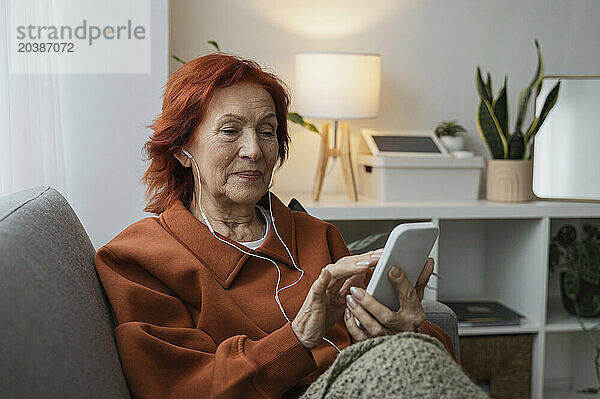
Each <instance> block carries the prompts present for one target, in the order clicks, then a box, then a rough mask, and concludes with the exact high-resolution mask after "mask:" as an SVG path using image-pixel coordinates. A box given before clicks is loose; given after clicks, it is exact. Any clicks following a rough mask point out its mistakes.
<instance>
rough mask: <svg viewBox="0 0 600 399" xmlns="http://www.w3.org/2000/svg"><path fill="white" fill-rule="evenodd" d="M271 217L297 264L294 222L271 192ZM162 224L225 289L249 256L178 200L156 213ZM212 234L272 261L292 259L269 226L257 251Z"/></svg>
mask: <svg viewBox="0 0 600 399" xmlns="http://www.w3.org/2000/svg"><path fill="white" fill-rule="evenodd" d="M267 195H268V193H267V194H265V195H264V196H263V197H262V198H261V199H260V200H259V202H258V203H259V204H260V205H262V206H263V207H264V208H265V209H266V210H267V212H268V211H269V202H268V197H267ZM271 195H272V197H271V201H272V208H273V216H274V218H275V223H276V226H277V232H279V235H280V236H281V239H282V240H283V241H284V242H285V244H286V245H287V247H288V248H289V250H290V252H291V253H292V256H294V260H295V261H296V264H298V257H297V254H296V241H295V240H294V239H293V238H294V237H295V225H294V218H293V216H292V211H291V210H290V209H289V208H288V207H287V206H285V205H284V204H283V202H281V200H280V199H279V198H277V197H276V196H275V195H274V194H271ZM159 218H160V220H161V222H162V224H163V226H164V227H165V228H166V229H167V230H168V231H169V232H170V233H171V234H172V235H173V236H174V237H175V238H176V239H177V240H178V241H179V242H180V243H181V244H182V245H183V246H184V247H186V248H187V249H188V250H189V251H190V252H192V253H193V254H194V256H196V258H198V260H199V261H200V262H202V264H203V265H204V266H206V268H207V269H208V270H210V272H211V273H212V274H213V276H214V277H215V279H216V280H217V281H218V282H219V284H220V285H221V286H222V287H223V288H225V289H228V288H229V287H231V285H232V284H233V282H234V280H235V278H236V277H237V275H238V274H239V272H240V270H241V268H242V267H243V266H244V264H245V263H246V261H247V260H248V258H250V256H248V255H246V254H244V253H242V252H241V251H240V250H238V249H236V248H233V247H232V246H231V245H228V244H225V243H223V242H221V241H220V240H217V239H216V238H215V237H214V236H213V235H212V234H211V232H210V230H209V229H208V226H206V225H205V224H204V222H201V221H200V220H198V219H197V218H196V217H195V216H194V215H193V214H192V213H191V212H190V211H188V210H187V208H186V207H185V206H184V205H183V203H182V202H181V200H180V199H177V200H176V201H175V202H173V203H172V204H171V205H170V206H169V207H168V208H167V209H165V211H164V212H162V213H161V214H160V216H159ZM215 234H216V235H217V236H218V237H219V238H221V239H222V240H224V241H227V242H229V243H231V244H233V245H235V246H236V247H238V248H241V249H243V250H244V251H245V252H248V253H253V254H257V255H262V256H265V255H266V256H268V257H269V258H271V259H273V260H277V261H280V262H282V263H284V264H286V265H288V266H290V267H292V261H291V260H290V257H289V255H288V253H287V251H286V249H285V247H284V246H283V245H282V244H281V242H280V241H279V239H278V238H277V235H276V233H275V229H274V228H271V229H270V231H269V234H268V235H267V237H266V239H265V242H264V243H263V244H262V245H261V246H260V247H259V248H257V249H256V250H253V249H250V248H247V247H244V246H243V245H241V244H239V243H237V242H235V241H233V240H231V239H229V238H227V237H225V236H223V235H221V234H219V233H218V232H216V231H215Z"/></svg>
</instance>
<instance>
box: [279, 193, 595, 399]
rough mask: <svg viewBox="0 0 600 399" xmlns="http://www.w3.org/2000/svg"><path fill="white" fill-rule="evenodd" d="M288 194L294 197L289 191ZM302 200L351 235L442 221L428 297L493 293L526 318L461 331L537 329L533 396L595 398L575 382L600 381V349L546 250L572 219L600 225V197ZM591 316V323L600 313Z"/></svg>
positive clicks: (332, 197) (523, 331) (338, 197)
mask: <svg viewBox="0 0 600 399" xmlns="http://www.w3.org/2000/svg"><path fill="white" fill-rule="evenodd" d="M280 198H281V199H282V200H284V201H286V202H285V203H288V202H289V200H290V199H291V196H286V195H280ZM295 198H296V199H297V200H298V201H300V203H301V204H302V205H303V206H304V207H305V208H306V210H307V211H308V212H309V213H310V214H311V215H313V216H316V217H318V218H320V219H323V220H326V221H329V222H331V223H333V224H335V225H336V226H337V227H338V228H339V229H340V231H341V232H342V235H343V236H344V238H345V239H346V241H352V240H354V239H357V238H361V237H364V236H365V235H367V234H370V233H374V232H381V231H390V230H391V229H392V228H393V227H394V226H395V225H396V224H398V223H401V222H412V221H432V222H434V223H436V224H437V225H438V226H439V227H440V237H439V239H438V241H437V242H436V244H435V246H434V248H433V250H432V252H431V255H430V256H431V257H433V258H434V259H435V271H436V273H438V274H439V276H440V279H436V278H432V281H430V287H431V289H427V290H426V291H425V298H426V299H438V300H442V301H443V300H458V299H492V300H498V301H500V302H502V303H503V304H505V305H507V306H509V307H511V308H513V309H514V310H516V311H517V312H519V313H522V314H523V315H525V319H524V320H523V321H522V324H521V325H520V326H508V327H483V328H482V327H470V328H461V329H459V335H461V336H467V335H500V334H533V335H534V336H533V349H532V361H531V362H532V370H531V397H532V398H546V397H548V398H558V397H560V398H568V397H589V396H582V395H578V394H576V393H575V389H576V388H577V389H580V388H586V387H589V386H595V385H596V378H595V374H594V372H593V357H594V356H595V351H594V348H593V347H592V346H591V342H590V340H589V338H588V337H587V336H586V335H585V333H583V332H581V327H580V326H579V323H578V322H577V320H576V318H575V317H574V316H572V315H569V314H568V313H567V312H566V311H565V310H564V309H563V307H562V304H561V302H560V287H559V285H558V276H556V275H555V273H550V272H549V270H548V248H549V244H550V240H551V238H552V237H553V235H554V234H555V233H556V231H557V230H558V229H559V228H560V226H561V225H562V224H564V223H572V224H575V225H578V226H581V224H582V223H585V222H586V221H593V222H594V223H597V224H600V203H597V202H574V201H532V202H527V203H518V204H508V203H507V204H504V203H494V202H488V201H486V200H476V201H443V202H442V201H439V202H438V201H435V202H434V201H427V202H392V201H379V200H373V199H369V198H365V197H359V201H358V202H353V201H350V200H348V199H347V198H346V197H345V196H344V195H322V197H321V199H320V200H319V201H318V202H315V201H312V199H311V198H310V196H308V195H300V196H296V197H295ZM384 242H385V240H384V239H383V240H382V241H381V242H380V244H381V245H383V243H384ZM585 322H586V325H590V326H591V325H593V324H595V323H598V322H600V319H585Z"/></svg>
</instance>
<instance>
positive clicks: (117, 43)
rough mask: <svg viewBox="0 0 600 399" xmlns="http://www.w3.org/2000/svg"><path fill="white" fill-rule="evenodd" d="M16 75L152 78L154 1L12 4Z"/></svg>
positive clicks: (27, 0)
mask: <svg viewBox="0 0 600 399" xmlns="http://www.w3.org/2000/svg"><path fill="white" fill-rule="evenodd" d="M8 20H9V36H10V46H9V53H8V58H9V60H10V61H9V62H10V72H11V73H135V74H140V73H150V39H151V37H150V0H102V1H98V0H54V1H52V2H47V1H46V0H9V16H8Z"/></svg>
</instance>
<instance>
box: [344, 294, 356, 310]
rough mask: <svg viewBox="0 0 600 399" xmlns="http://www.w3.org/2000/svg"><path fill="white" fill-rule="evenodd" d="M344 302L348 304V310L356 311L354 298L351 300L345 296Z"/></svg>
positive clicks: (349, 296)
mask: <svg viewBox="0 0 600 399" xmlns="http://www.w3.org/2000/svg"><path fill="white" fill-rule="evenodd" d="M346 302H347V303H348V306H350V309H356V306H357V304H356V301H355V300H354V298H352V295H346Z"/></svg>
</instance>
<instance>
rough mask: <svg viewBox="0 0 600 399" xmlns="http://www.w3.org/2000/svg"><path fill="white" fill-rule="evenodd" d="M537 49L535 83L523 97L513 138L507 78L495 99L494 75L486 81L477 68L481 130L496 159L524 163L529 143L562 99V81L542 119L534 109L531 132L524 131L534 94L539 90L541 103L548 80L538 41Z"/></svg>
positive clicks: (544, 110)
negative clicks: (560, 94)
mask: <svg viewBox="0 0 600 399" xmlns="http://www.w3.org/2000/svg"><path fill="white" fill-rule="evenodd" d="M535 47H536V49H537V56H538V64H537V70H536V72H535V76H534V77H533V80H532V81H531V83H530V84H529V85H528V86H527V87H526V88H525V89H523V91H522V92H521V95H520V96H519V103H518V108H517V120H516V124H515V129H514V130H513V133H512V134H511V133H510V132H509V126H508V100H507V99H508V95H507V88H506V82H507V78H506V76H505V77H504V85H503V86H502V88H501V89H500V91H499V93H498V96H497V97H496V98H494V97H493V90H492V77H491V76H490V73H489V72H488V73H487V78H486V80H485V81H484V80H483V78H482V76H481V70H480V68H479V66H478V67H477V74H476V76H475V85H476V87H477V92H478V93H479V97H480V101H479V107H478V108H477V130H478V131H479V134H480V135H481V138H482V139H483V141H484V142H485V144H486V146H487V149H488V151H489V153H490V155H491V156H492V158H494V159H524V158H525V151H526V149H527V145H528V143H529V141H530V140H531V139H532V138H533V137H534V136H535V134H536V133H537V132H538V131H539V129H540V127H541V126H542V124H543V123H544V121H545V120H546V118H547V116H548V114H549V113H550V111H551V110H552V108H553V107H554V105H555V104H556V100H557V99H558V91H559V88H560V81H559V82H558V83H556V85H555V86H554V87H553V88H552V90H550V92H549V94H548V96H546V100H545V101H544V106H543V107H542V110H541V112H540V114H539V116H535V109H534V111H533V116H534V118H533V121H532V122H531V124H530V125H529V127H528V128H527V130H525V131H524V130H523V122H524V121H525V116H526V114H527V108H528V107H529V102H530V101H529V100H530V98H531V94H532V93H533V91H534V90H535V99H537V97H538V95H539V94H540V91H541V89H542V77H543V76H544V61H543V59H542V53H541V51H540V46H539V43H538V41H537V40H535ZM534 103H535V100H534ZM529 157H531V154H529Z"/></svg>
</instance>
